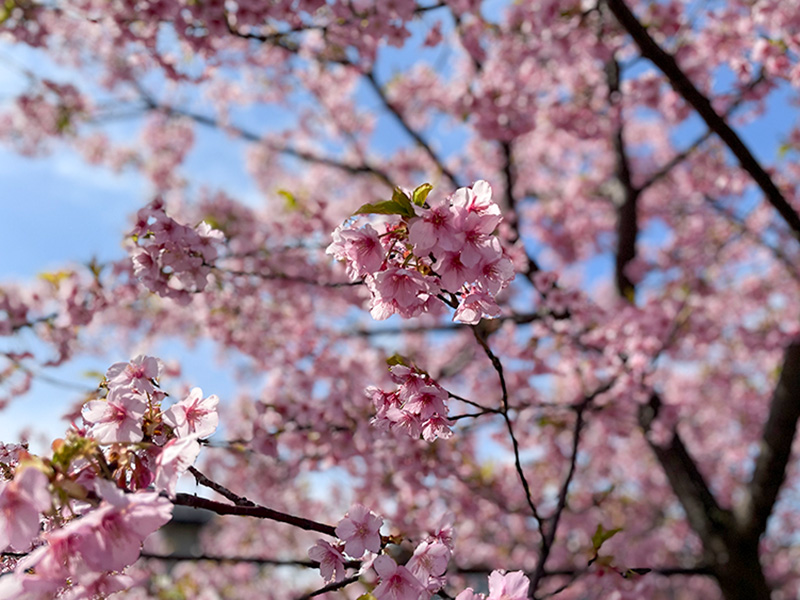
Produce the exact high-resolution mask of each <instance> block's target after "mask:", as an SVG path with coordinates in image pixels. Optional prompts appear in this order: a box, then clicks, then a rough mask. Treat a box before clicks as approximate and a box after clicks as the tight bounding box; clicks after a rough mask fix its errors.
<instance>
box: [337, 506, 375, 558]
mask: <svg viewBox="0 0 800 600" xmlns="http://www.w3.org/2000/svg"><path fill="white" fill-rule="evenodd" d="M381 525H383V519H381V518H380V517H379V516H378V515H376V514H375V513H374V512H372V511H371V510H369V509H368V508H367V507H366V506H364V505H363V504H354V505H353V506H351V507H350V510H348V511H347V514H345V516H344V518H343V519H342V520H341V521H339V524H338V525H337V526H336V536H337V537H338V538H339V539H340V540H342V541H344V549H345V552H347V554H349V555H350V556H352V557H355V558H358V557H360V556H361V555H363V554H364V551H365V550H368V551H369V552H379V551H380V549H381V535H380V532H379V530H380V528H381Z"/></svg>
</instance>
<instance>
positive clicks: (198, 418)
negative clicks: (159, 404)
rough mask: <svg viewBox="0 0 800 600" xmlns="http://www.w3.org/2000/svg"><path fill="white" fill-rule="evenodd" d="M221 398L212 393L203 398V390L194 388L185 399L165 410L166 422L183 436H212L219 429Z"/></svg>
mask: <svg viewBox="0 0 800 600" xmlns="http://www.w3.org/2000/svg"><path fill="white" fill-rule="evenodd" d="M217 404H219V398H217V396H216V395H211V396H209V397H208V398H203V390H202V389H200V388H199V387H196V388H192V391H191V392H189V395H188V396H186V398H184V399H183V400H181V401H180V402H178V403H177V404H175V405H174V406H172V407H171V408H169V409H168V410H166V411H164V422H165V423H166V424H167V425H170V426H171V427H172V428H173V429H174V430H175V432H176V433H177V434H178V435H179V436H181V437H183V436H187V435H193V436H196V437H199V438H205V437H208V436H210V435H211V434H212V433H214V431H215V430H216V429H217V425H218V424H219V415H218V414H217Z"/></svg>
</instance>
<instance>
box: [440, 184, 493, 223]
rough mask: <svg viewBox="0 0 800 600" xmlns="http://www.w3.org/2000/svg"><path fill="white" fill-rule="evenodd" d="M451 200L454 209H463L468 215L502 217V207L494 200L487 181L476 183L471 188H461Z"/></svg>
mask: <svg viewBox="0 0 800 600" xmlns="http://www.w3.org/2000/svg"><path fill="white" fill-rule="evenodd" d="M450 198H451V202H452V203H453V206H454V207H456V208H463V209H465V210H466V211H467V212H468V213H475V214H478V215H488V216H493V217H494V216H499V215H500V207H499V206H497V204H496V203H495V202H494V201H493V200H492V188H491V186H490V185H489V183H488V182H486V181H483V180H479V181H476V182H475V183H473V184H472V187H471V188H459V189H458V190H456V191H455V192H454V193H453V195H452V196H451V197H450Z"/></svg>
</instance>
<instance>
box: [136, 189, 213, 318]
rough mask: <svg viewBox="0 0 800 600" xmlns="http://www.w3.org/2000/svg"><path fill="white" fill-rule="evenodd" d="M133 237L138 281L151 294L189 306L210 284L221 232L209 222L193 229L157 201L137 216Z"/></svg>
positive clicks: (140, 211)
mask: <svg viewBox="0 0 800 600" xmlns="http://www.w3.org/2000/svg"><path fill="white" fill-rule="evenodd" d="M131 237H132V239H133V241H134V243H135V244H136V245H135V247H134V248H133V249H132V252H131V260H132V261H133V272H134V274H135V275H136V277H138V278H139V280H140V281H141V282H142V284H143V285H144V286H145V287H146V288H147V289H149V290H150V291H151V292H154V293H156V294H158V295H159V296H162V297H164V298H172V299H174V300H175V301H176V302H178V303H180V304H188V303H189V302H191V300H192V295H193V294H196V293H198V292H202V291H203V290H204V289H205V288H206V285H207V284H208V276H209V275H210V273H211V265H213V263H214V261H215V260H216V259H217V256H218V251H217V243H218V242H219V241H221V240H222V232H220V231H217V230H215V229H212V228H211V226H210V225H209V224H208V223H206V222H202V223H200V224H199V225H198V226H197V227H194V228H193V227H189V226H188V225H183V224H181V223H178V222H177V221H175V220H174V219H172V218H171V217H169V216H168V215H167V213H166V212H165V210H164V202H163V201H162V200H161V199H156V200H153V201H152V202H151V203H150V204H148V205H147V206H145V207H144V208H142V209H141V210H139V212H138V213H137V215H136V225H135V227H134V229H133V232H132V233H131Z"/></svg>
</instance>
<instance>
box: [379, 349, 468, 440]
mask: <svg viewBox="0 0 800 600" xmlns="http://www.w3.org/2000/svg"><path fill="white" fill-rule="evenodd" d="M389 373H390V374H391V377H392V381H394V382H395V383H396V384H397V385H398V386H399V387H398V388H397V389H396V390H394V391H392V392H386V391H384V390H381V389H379V388H376V387H374V386H371V387H369V388H367V390H366V391H367V394H368V395H369V396H370V397H371V398H372V402H373V404H374V405H375V409H376V411H377V412H376V414H375V416H374V417H373V419H372V422H373V424H375V425H378V426H379V427H384V428H386V429H401V430H403V431H405V432H406V433H407V434H408V435H410V436H411V437H413V438H419V436H420V435H422V437H423V438H424V439H425V440H426V441H428V442H432V441H434V440H435V439H437V438H444V439H448V438H450V437H451V436H452V435H453V432H452V431H451V429H450V426H451V425H452V422H451V421H450V420H449V419H448V418H447V398H448V394H447V392H446V391H445V390H444V388H442V387H441V386H440V385H439V384H438V383H436V381H434V380H433V378H432V377H431V376H430V375H428V374H427V373H426V372H424V371H422V370H420V369H418V368H417V367H415V366H407V365H405V364H395V365H393V366H391V367H390V368H389Z"/></svg>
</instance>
